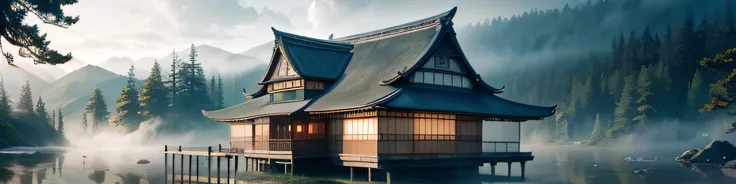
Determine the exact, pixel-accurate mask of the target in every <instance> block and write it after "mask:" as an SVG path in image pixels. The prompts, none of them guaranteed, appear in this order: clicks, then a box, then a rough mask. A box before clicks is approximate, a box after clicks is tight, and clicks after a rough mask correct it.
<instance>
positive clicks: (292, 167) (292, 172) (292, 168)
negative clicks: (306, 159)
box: [289, 158, 296, 176]
mask: <svg viewBox="0 0 736 184" xmlns="http://www.w3.org/2000/svg"><path fill="white" fill-rule="evenodd" d="M294 163H295V162H294V159H293V158H292V159H291V170H289V171H290V172H291V175H292V176H294V168H296V167H294V166H295V165H294Z"/></svg>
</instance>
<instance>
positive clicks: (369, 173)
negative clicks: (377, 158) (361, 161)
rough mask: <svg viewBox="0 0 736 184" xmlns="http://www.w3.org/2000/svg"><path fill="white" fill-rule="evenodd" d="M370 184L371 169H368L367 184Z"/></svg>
mask: <svg viewBox="0 0 736 184" xmlns="http://www.w3.org/2000/svg"><path fill="white" fill-rule="evenodd" d="M370 182H371V168H370V167H369V168H368V183H370Z"/></svg>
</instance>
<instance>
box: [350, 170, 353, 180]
mask: <svg viewBox="0 0 736 184" xmlns="http://www.w3.org/2000/svg"><path fill="white" fill-rule="evenodd" d="M350 181H353V167H350Z"/></svg>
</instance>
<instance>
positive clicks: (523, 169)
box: [520, 161, 526, 179]
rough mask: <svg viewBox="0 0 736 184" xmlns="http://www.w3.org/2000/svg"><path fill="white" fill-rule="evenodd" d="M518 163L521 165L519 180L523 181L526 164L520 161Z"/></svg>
mask: <svg viewBox="0 0 736 184" xmlns="http://www.w3.org/2000/svg"><path fill="white" fill-rule="evenodd" d="M520 163H521V179H524V176H525V170H526V162H524V161H522V162H520Z"/></svg>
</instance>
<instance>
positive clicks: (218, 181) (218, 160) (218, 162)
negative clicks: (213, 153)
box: [217, 156, 220, 184]
mask: <svg viewBox="0 0 736 184" xmlns="http://www.w3.org/2000/svg"><path fill="white" fill-rule="evenodd" d="M217 183H218V184H219V183H220V156H217Z"/></svg>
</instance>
